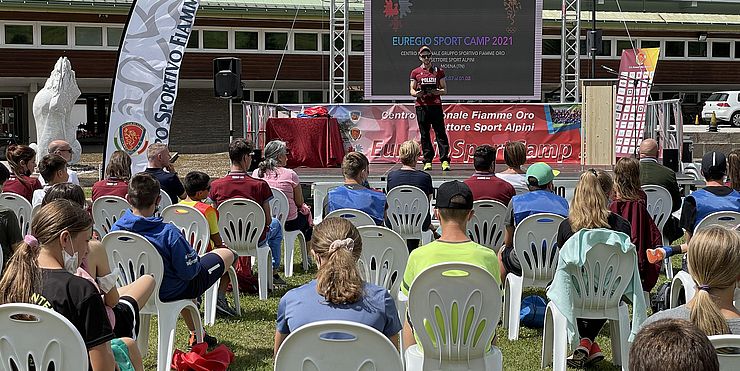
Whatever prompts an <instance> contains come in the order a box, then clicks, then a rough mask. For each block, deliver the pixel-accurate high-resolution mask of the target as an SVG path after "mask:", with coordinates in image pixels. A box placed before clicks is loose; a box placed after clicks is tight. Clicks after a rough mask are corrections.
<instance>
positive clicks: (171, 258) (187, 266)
mask: <svg viewBox="0 0 740 371" xmlns="http://www.w3.org/2000/svg"><path fill="white" fill-rule="evenodd" d="M160 197H161V196H160V191H159V181H157V179H156V178H154V176H152V175H151V174H147V173H139V174H136V175H134V176H133V177H132V178H131V181H130V182H129V192H128V194H127V195H126V199H127V200H128V202H129V204H131V209H130V210H127V211H126V213H125V214H123V216H121V218H120V219H118V221H116V224H114V225H113V227H112V228H111V230H113V231H121V230H123V231H129V232H134V233H138V234H140V235H141V236H143V237H144V238H146V239H147V240H148V241H149V242H151V244H152V245H154V247H155V248H156V249H157V251H158V252H159V254H160V255H161V256H162V262H163V263H164V276H163V277H162V284H161V286H160V288H159V293H158V294H159V298H160V300H162V301H175V300H182V299H195V298H198V297H200V296H201V295H203V293H205V292H206V290H207V289H208V288H209V287H211V286H212V285H213V284H214V283H216V282H217V281H218V280H219V279H221V276H223V274H224V272H225V270H226V267H228V266H230V265H231V264H233V263H234V259H235V257H234V253H233V252H232V251H231V250H229V249H225V248H217V249H213V251H211V252H209V253H206V254H204V255H203V256H200V257H199V256H198V253H197V252H196V251H195V250H193V247H192V246H190V244H189V243H188V241H187V240H186V239H185V237H184V236H183V234H182V232H180V230H179V229H178V228H177V227H175V226H174V225H173V224H170V223H164V222H163V221H162V218H160V217H156V216H154V213H155V211H156V209H157V205H158V204H159V199H160ZM181 314H182V315H183V319H184V320H185V323H186V324H187V326H188V329H190V341H189V343H190V345H192V344H193V343H194V342H195V333H194V329H195V326H194V325H193V320H192V318H191V317H190V314H189V312H187V311H183V312H182V313H181ZM203 339H204V340H205V341H206V342H207V343H208V344H209V345H211V346H212V345H215V344H216V343H217V342H218V341H217V340H216V339H215V338H213V337H211V336H208V334H204V337H203Z"/></svg>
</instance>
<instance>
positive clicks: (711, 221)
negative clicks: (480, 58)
mask: <svg viewBox="0 0 740 371" xmlns="http://www.w3.org/2000/svg"><path fill="white" fill-rule="evenodd" d="M738 224H740V213H739V212H737V211H718V212H716V213H711V214H709V215H707V216H706V217H704V219H702V220H701V221H700V222H699V223H696V227H694V233H696V231H699V230H701V229H704V228H707V227H709V226H712V225H719V226H722V227H725V228H728V229H735V227H737V225H738Z"/></svg>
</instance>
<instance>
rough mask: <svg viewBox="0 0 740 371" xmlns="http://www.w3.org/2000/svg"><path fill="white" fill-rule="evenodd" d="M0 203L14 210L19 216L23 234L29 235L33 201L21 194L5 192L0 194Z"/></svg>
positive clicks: (17, 216) (19, 224)
mask: <svg viewBox="0 0 740 371" xmlns="http://www.w3.org/2000/svg"><path fill="white" fill-rule="evenodd" d="M0 205H3V206H5V207H7V208H8V209H10V210H13V212H14V213H15V216H16V218H18V226H19V227H20V228H21V235H23V236H25V235H27V234H28V231H29V230H30V229H31V212H32V211H33V208H32V207H31V203H30V202H28V200H26V199H25V198H24V197H23V196H21V195H19V194H15V193H12V192H3V193H2V194H0Z"/></svg>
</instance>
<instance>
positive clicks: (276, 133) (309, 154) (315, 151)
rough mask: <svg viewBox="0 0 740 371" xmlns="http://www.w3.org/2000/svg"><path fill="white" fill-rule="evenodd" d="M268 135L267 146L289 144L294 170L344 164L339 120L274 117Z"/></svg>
mask: <svg viewBox="0 0 740 371" xmlns="http://www.w3.org/2000/svg"><path fill="white" fill-rule="evenodd" d="M265 132H266V133H265V137H266V142H265V143H268V142H269V141H271V140H275V139H278V140H282V141H284V142H286V143H287V145H288V164H287V166H288V167H290V168H295V167H299V166H306V167H313V168H324V167H338V166H341V165H342V160H343V159H344V143H343V141H342V135H341V134H340V132H339V122H337V119H335V118H326V117H316V118H270V119H268V120H267V124H266V126H265Z"/></svg>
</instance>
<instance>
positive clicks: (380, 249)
mask: <svg viewBox="0 0 740 371" xmlns="http://www.w3.org/2000/svg"><path fill="white" fill-rule="evenodd" d="M357 230H359V231H360V235H361V236H362V254H361V255H360V260H359V261H358V262H357V266H358V268H359V269H360V274H361V275H362V278H363V279H364V280H365V281H366V282H370V283H372V284H376V285H378V286H381V287H385V288H386V289H388V291H390V292H391V295H392V296H395V294H396V293H398V290H399V288H400V286H401V281H402V280H403V272H404V270H405V269H406V262H408V260H409V250H408V248H407V247H406V242H405V241H404V240H403V238H401V236H400V235H399V234H398V233H396V232H394V231H392V230H390V229H388V228H386V227H381V226H377V225H365V226H362V227H359V228H357Z"/></svg>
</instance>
